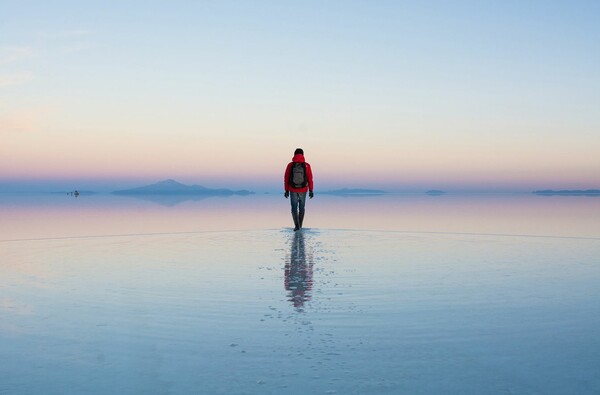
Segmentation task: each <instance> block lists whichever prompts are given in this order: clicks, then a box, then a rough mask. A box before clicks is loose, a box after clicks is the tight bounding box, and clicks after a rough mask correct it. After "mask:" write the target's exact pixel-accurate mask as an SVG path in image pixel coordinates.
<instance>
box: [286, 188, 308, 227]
mask: <svg viewBox="0 0 600 395" xmlns="http://www.w3.org/2000/svg"><path fill="white" fill-rule="evenodd" d="M290 202H291V203H292V218H293V219H294V225H296V227H297V228H298V227H301V226H302V219H303V218H304V203H305V202H306V192H290Z"/></svg>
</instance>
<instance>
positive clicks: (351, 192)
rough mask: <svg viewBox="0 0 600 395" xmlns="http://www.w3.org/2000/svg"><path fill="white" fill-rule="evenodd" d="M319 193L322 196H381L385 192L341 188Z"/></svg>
mask: <svg viewBox="0 0 600 395" xmlns="http://www.w3.org/2000/svg"><path fill="white" fill-rule="evenodd" d="M319 193H320V194H322V195H383V194H384V193H386V192H385V191H382V190H380V189H363V188H342V189H334V190H332V191H324V192H319Z"/></svg>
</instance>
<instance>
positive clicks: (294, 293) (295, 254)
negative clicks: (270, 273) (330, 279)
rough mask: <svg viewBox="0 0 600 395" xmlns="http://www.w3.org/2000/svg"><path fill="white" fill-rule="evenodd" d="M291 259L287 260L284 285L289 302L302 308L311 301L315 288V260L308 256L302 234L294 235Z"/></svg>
mask: <svg viewBox="0 0 600 395" xmlns="http://www.w3.org/2000/svg"><path fill="white" fill-rule="evenodd" d="M293 237H294V239H293V240H292V247H291V249H290V256H289V259H286V260H285V269H284V285H285V289H286V290H287V291H290V292H289V301H290V302H293V304H294V307H296V308H302V307H303V306H304V302H306V301H308V300H310V290H311V289H312V287H313V259H312V255H311V254H310V253H309V254H308V256H307V254H306V251H305V246H304V235H303V234H302V232H298V233H296V234H294V236H293Z"/></svg>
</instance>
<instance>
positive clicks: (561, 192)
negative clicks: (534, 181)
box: [533, 189, 600, 196]
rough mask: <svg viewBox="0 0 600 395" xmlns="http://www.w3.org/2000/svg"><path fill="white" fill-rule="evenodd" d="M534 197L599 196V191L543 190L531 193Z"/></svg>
mask: <svg viewBox="0 0 600 395" xmlns="http://www.w3.org/2000/svg"><path fill="white" fill-rule="evenodd" d="M533 194H535V195H546V196H551V195H563V196H600V189H583V190H582V189H561V190H559V191H554V190H552V189H544V190H542V191H533Z"/></svg>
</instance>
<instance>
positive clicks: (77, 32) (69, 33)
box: [38, 29, 90, 39]
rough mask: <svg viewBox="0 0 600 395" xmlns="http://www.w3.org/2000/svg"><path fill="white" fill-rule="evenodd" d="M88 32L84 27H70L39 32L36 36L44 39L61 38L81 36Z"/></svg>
mask: <svg viewBox="0 0 600 395" xmlns="http://www.w3.org/2000/svg"><path fill="white" fill-rule="evenodd" d="M89 34H90V31H89V30H85V29H70V30H61V31H57V32H39V33H38V36H40V37H42V38H46V39H61V38H72V37H83V36H87V35H89Z"/></svg>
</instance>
